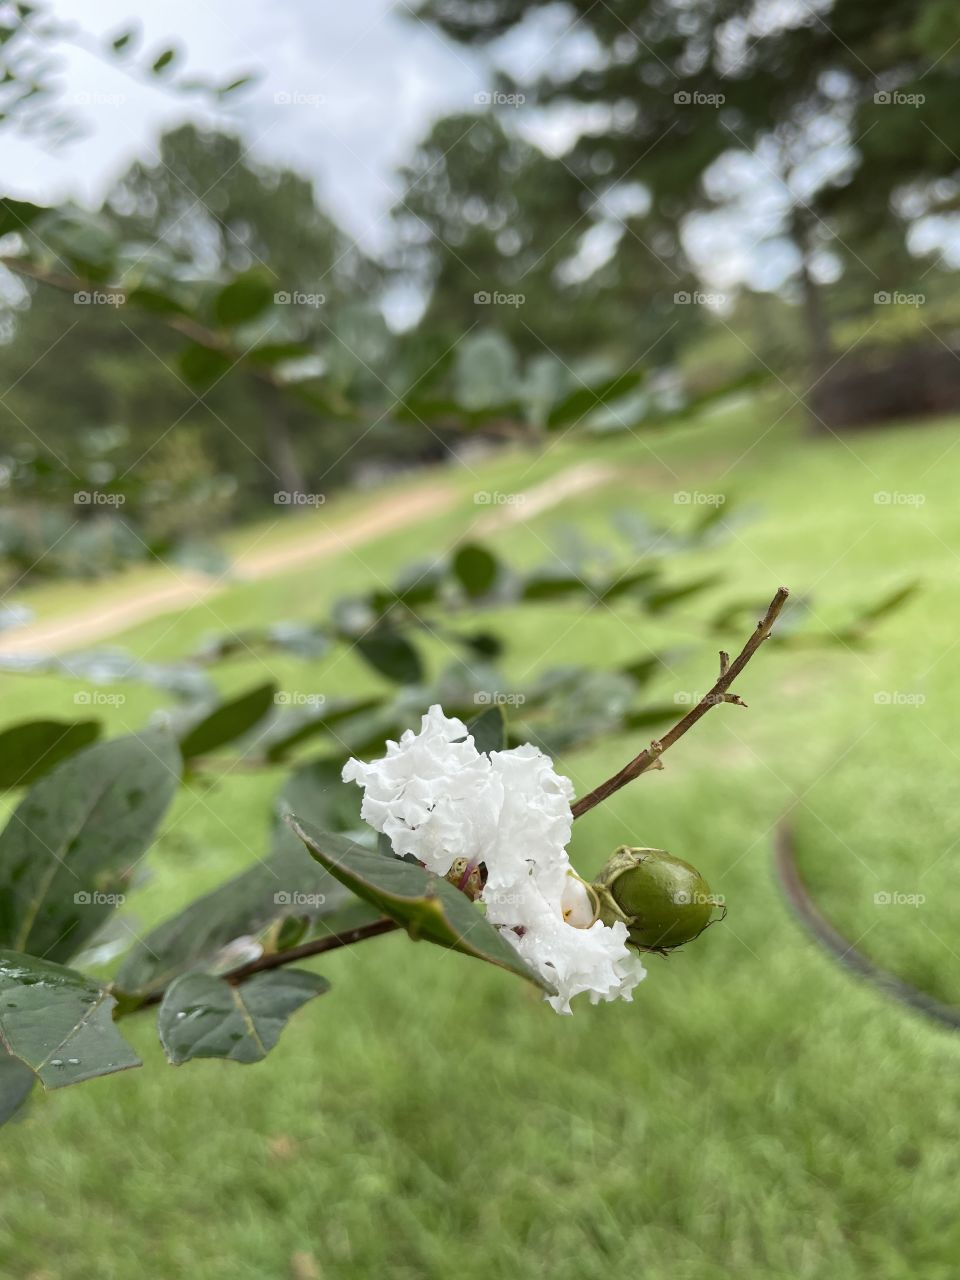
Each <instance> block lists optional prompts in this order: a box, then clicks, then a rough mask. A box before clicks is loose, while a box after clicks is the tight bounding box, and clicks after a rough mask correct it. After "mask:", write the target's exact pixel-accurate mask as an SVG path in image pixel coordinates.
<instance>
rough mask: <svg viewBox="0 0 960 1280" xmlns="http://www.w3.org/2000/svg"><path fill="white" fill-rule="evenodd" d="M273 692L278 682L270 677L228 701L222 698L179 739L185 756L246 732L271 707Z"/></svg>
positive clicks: (225, 741) (231, 739)
mask: <svg viewBox="0 0 960 1280" xmlns="http://www.w3.org/2000/svg"><path fill="white" fill-rule="evenodd" d="M276 692H277V686H276V685H275V684H274V683H273V682H272V681H270V682H269V683H267V684H261V685H257V687H256V688H255V689H248V690H247V692H246V693H241V694H240V695H239V697H236V698H231V699H230V701H229V702H221V703H220V705H219V706H218V707H215V708H214V709H213V711H211V712H210V714H209V715H206V716H204V717H203V719H202V720H201V721H200V722H199V723H198V724H195V725H193V727H192V728H191V729H190V730H189V731H188V732H187V733H186V734H184V736H183V737H182V738H181V739H180V752H181V754H182V756H183V758H184V760H192V759H193V758H194V757H195V756H202V755H207V754H209V752H211V751H213V750H215V749H216V748H217V747H222V746H224V745H225V744H226V743H228V742H233V741H234V739H235V738H239V737H240V736H241V735H242V734H244V733H247V732H249V730H251V729H252V728H253V727H254V725H257V724H259V723H260V721H261V720H262V719H263V718H264V716H265V715H266V714H267V712H268V711H269V710H270V709H271V708H272V707H273V705H274V697H275V695H276Z"/></svg>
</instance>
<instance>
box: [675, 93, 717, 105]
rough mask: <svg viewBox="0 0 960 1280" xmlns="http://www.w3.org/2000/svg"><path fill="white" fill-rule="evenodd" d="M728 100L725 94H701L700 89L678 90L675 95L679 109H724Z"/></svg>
mask: <svg viewBox="0 0 960 1280" xmlns="http://www.w3.org/2000/svg"><path fill="white" fill-rule="evenodd" d="M726 100H727V98H726V95H725V94H723V93H701V92H700V90H699V89H678V90H677V91H676V93H674V95H673V101H674V103H675V104H676V105H677V106H678V107H722V106H723V104H724V103H725V102H726Z"/></svg>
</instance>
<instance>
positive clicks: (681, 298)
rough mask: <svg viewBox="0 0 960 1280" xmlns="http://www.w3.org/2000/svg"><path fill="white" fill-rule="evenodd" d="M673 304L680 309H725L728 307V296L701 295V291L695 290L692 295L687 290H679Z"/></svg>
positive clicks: (718, 294) (674, 296)
mask: <svg viewBox="0 0 960 1280" xmlns="http://www.w3.org/2000/svg"><path fill="white" fill-rule="evenodd" d="M673 302H674V305H675V306H678V307H714V308H716V307H725V306H726V305H727V295H726V294H725V293H701V291H700V290H699V289H694V290H693V292H692V293H691V292H690V291H689V290H687V289H679V290H678V291H677V292H676V293H675V294H674V295H673Z"/></svg>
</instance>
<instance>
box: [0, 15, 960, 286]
mask: <svg viewBox="0 0 960 1280" xmlns="http://www.w3.org/2000/svg"><path fill="white" fill-rule="evenodd" d="M48 11H49V12H51V13H52V14H53V15H54V16H55V17H56V18H57V19H58V20H59V21H60V22H64V23H72V24H75V26H76V28H77V30H78V32H79V33H85V35H83V34H81V35H78V42H79V43H76V42H69V41H67V42H63V43H61V45H60V48H59V57H60V59H61V62H62V66H61V69H60V73H59V77H58V82H59V85H60V89H61V96H60V101H61V103H62V105H63V106H64V107H65V108H66V109H67V110H69V111H70V112H71V113H72V114H74V115H75V116H76V120H77V124H78V126H79V127H80V129H81V130H82V133H81V135H80V136H79V137H78V138H77V139H76V140H74V141H72V142H70V143H69V144H67V145H64V146H62V147H60V148H59V149H54V148H46V149H44V148H43V147H42V146H41V144H40V142H39V140H38V139H37V138H36V137H33V136H24V135H23V134H18V133H17V132H15V131H13V130H9V129H5V130H2V131H0V173H2V174H3V185H4V189H5V191H6V193H7V194H10V195H14V196H17V197H19V198H21V199H33V200H36V201H37V202H39V203H52V202H58V201H61V200H63V199H66V198H73V199H77V200H79V201H80V202H81V203H88V204H91V205H96V204H97V203H99V201H100V199H101V198H102V195H103V193H104V192H105V191H106V190H107V188H108V187H109V186H110V185H111V184H112V182H113V181H114V180H115V179H116V178H117V177H118V176H119V175H120V174H121V173H122V172H123V171H124V170H125V169H127V167H128V166H129V164H130V163H131V161H132V160H133V159H134V158H136V157H140V158H143V159H145V160H147V161H149V159H150V157H151V155H155V154H156V152H155V147H156V140H157V138H158V136H159V135H160V134H161V133H162V132H163V130H164V129H166V128H172V127H174V126H176V125H177V124H179V123H181V122H182V121H184V120H185V119H194V120H200V121H204V120H206V121H209V122H210V123H214V124H217V125H219V126H221V127H224V128H227V129H231V128H232V129H235V130H237V131H239V132H240V133H242V135H243V136H244V138H245V139H246V140H247V142H248V145H249V146H250V149H251V151H252V152H253V154H254V155H255V157H257V158H259V159H262V160H265V161H270V162H273V163H280V164H285V165H288V166H290V167H292V168H295V169H297V170H298V171H300V172H303V173H305V174H307V175H309V176H310V177H311V178H312V179H313V180H314V182H315V185H316V187H317V191H318V195H319V197H320V199H321V201H322V202H323V203H324V204H325V205H327V206H328V207H329V209H330V210H331V212H332V213H333V215H334V216H335V217H336V218H337V219H338V221H339V222H340V223H341V224H342V225H343V226H344V227H345V228H346V229H347V230H348V231H349V232H351V233H352V234H353V235H354V236H355V237H356V238H357V239H358V240H359V242H360V243H361V244H362V245H363V246H364V247H365V248H366V249H367V250H368V251H369V252H373V253H377V252H380V251H382V250H383V249H384V248H385V247H386V246H387V244H388V242H389V235H390V229H391V220H390V216H389V211H390V208H391V206H392V205H393V203H394V202H395V200H396V199H397V197H398V196H399V195H400V194H401V186H400V184H399V182H398V180H397V176H396V170H397V167H398V165H400V164H401V163H402V162H403V161H404V160H405V159H406V157H407V156H409V154H410V152H411V151H412V149H413V147H414V146H415V144H416V142H417V141H418V139H419V138H421V137H422V136H424V134H425V133H426V132H427V131H428V129H429V126H430V123H431V121H432V120H433V119H434V118H436V117H438V116H440V115H443V114H447V113H452V112H460V111H468V112H469V111H474V110H479V109H481V108H480V107H479V106H478V103H477V95H478V94H480V93H482V91H483V90H484V89H485V87H487V86H488V85H489V83H490V82H491V75H492V72H491V67H490V65H489V62H488V61H487V60H486V57H485V55H484V54H483V53H481V52H479V51H474V50H469V49H465V48H463V47H461V46H459V45H455V44H453V43H452V42H449V41H447V40H445V39H444V38H443V37H442V36H441V35H439V34H437V33H436V32H435V31H434V30H433V29H432V28H430V27H428V26H427V25H426V24H425V23H422V22H420V21H419V20H418V19H416V18H415V17H414V15H413V13H412V11H411V10H410V8H409V7H408V6H407V0H346V2H345V3H344V2H343V0H340V2H339V3H338V2H337V0H320V2H319V3H316V2H315V0H270V3H269V4H264V3H263V2H262V0H163V3H160V0H139V3H137V0H96V4H95V5H91V4H90V0H48ZM131 19H133V21H134V22H135V24H136V25H138V26H139V28H140V37H139V40H138V43H137V46H136V49H135V52H134V53H133V54H132V56H131V58H130V59H128V62H131V63H134V64H135V63H136V62H138V61H139V63H140V64H141V65H149V63H150V62H151V61H152V60H153V57H155V56H156V55H157V54H158V53H159V52H160V51H161V50H163V49H164V48H166V47H168V46H169V45H171V44H174V45H177V46H179V48H180V50H181V60H178V62H177V63H176V64H175V65H176V66H177V68H178V74H197V75H203V76H204V77H205V78H207V77H209V78H212V79H213V80H215V81H216V82H218V83H226V82H228V81H229V80H231V79H233V78H235V77H237V76H238V75H240V74H242V73H244V72H247V71H259V72H260V73H261V74H260V78H259V79H258V80H257V82H256V84H255V85H253V86H252V87H251V88H249V89H247V90H245V91H243V92H242V93H241V94H239V95H236V96H235V97H234V98H232V99H228V100H227V101H226V102H225V103H224V106H223V107H222V108H218V109H216V110H214V109H213V108H212V107H211V106H210V104H209V101H208V100H207V99H205V98H199V97H190V98H184V97H183V96H180V95H177V94H172V93H170V92H167V91H164V90H163V89H162V88H160V87H159V86H158V85H157V84H156V83H155V82H152V81H151V77H150V76H149V75H147V76H146V79H145V80H144V79H141V78H138V77H137V76H131V75H128V74H126V73H125V71H124V70H123V69H122V67H121V66H119V65H117V64H116V63H115V62H113V61H111V60H110V59H109V58H108V59H104V58H103V57H98V56H95V55H94V54H93V53H91V52H90V51H89V50H87V49H85V48H83V47H82V45H83V43H84V40H85V39H89V42H90V43H92V44H94V45H96V44H97V43H98V42H100V43H102V42H103V41H104V39H109V38H110V37H111V36H114V35H116V34H117V33H118V32H120V31H123V30H126V29H127V28H129V27H130V25H131ZM582 31H583V28H582V27H581V28H579V29H573V30H572V31H571V30H570V28H569V18H568V17H567V15H566V13H565V10H564V7H563V6H562V5H561V4H556V5H554V6H548V7H547V8H546V9H544V10H541V12H540V15H539V17H538V20H537V22H536V23H535V24H533V23H530V22H527V23H525V24H523V25H522V26H521V27H520V28H519V29H517V30H515V31H514V32H513V33H511V35H510V37H509V38H508V40H507V42H506V43H505V44H502V45H501V47H500V48H499V49H498V53H497V56H498V59H499V60H500V62H501V63H502V65H504V66H505V67H506V68H508V69H509V70H511V71H513V72H515V73H517V74H518V75H519V76H520V77H521V78H523V77H524V76H529V75H531V74H535V73H537V72H538V71H540V70H542V69H543V68H544V67H546V66H548V65H549V66H550V67H551V68H552V69H558V68H561V69H562V67H563V65H564V63H565V62H567V61H571V62H572V63H573V64H574V65H580V66H582V65H585V64H588V63H589V62H590V61H591V59H592V57H593V56H594V54H595V51H594V50H593V49H592V48H591V47H590V41H589V39H588V38H586V37H585V36H584V35H582V34H581V33H582ZM518 119H519V117H518ZM522 120H523V121H525V122H526V121H529V115H527V114H524V115H523V116H522ZM580 123H581V121H580V119H579V117H578V116H575V115H574V114H573V113H572V112H567V113H566V114H564V113H563V112H560V113H559V114H556V115H555V116H554V117H553V118H552V120H551V121H550V122H549V124H548V123H546V122H545V121H543V120H542V119H541V120H540V121H539V122H538V121H536V119H534V122H533V123H532V124H530V123H527V124H525V126H524V127H525V130H526V132H527V133H528V134H529V135H530V136H531V137H532V138H533V139H534V140H535V141H537V142H538V143H539V144H540V145H541V146H543V147H544V149H545V150H548V151H550V152H552V153H553V154H559V153H562V151H563V150H564V148H565V147H566V146H567V145H569V143H570V142H571V141H572V140H573V138H574V136H575V134H576V131H577V129H578V127H579V125H580ZM843 152H844V148H843V147H842V146H840V145H838V146H837V147H835V148H833V149H832V150H830V149H828V150H827V151H825V153H824V154H825V155H826V156H827V157H828V159H830V162H831V163H842V162H843V159H844V155H843ZM737 164H739V172H737V173H736V174H735V186H736V190H737V191H738V192H739V194H740V204H739V206H737V205H736V204H735V205H734V212H733V216H724V215H710V216H709V217H707V218H704V217H703V216H699V217H698V218H696V219H692V220H691V221H690V223H689V225H688V228H687V231H686V233H685V243H686V245H687V248H688V251H689V252H690V254H691V256H692V258H693V260H694V262H695V263H696V264H697V265H698V266H699V268H700V272H701V275H702V277H703V278H704V281H705V282H706V283H708V284H711V285H712V286H714V287H716V288H719V289H722V290H728V291H732V290H735V289H736V288H737V287H738V285H739V284H740V283H741V282H743V281H749V283H751V284H752V285H753V286H754V287H756V288H761V289H775V288H778V287H779V285H780V284H781V283H782V282H783V280H784V279H785V278H787V277H788V276H789V275H790V274H791V273H792V272H793V271H794V270H795V268H796V261H795V260H794V259H795V253H794V254H793V256H791V252H792V251H791V249H790V247H789V246H787V245H785V244H784V242H783V241H782V240H781V239H779V238H778V237H777V236H776V234H775V232H776V227H777V224H778V223H779V221H780V219H781V217H782V214H783V210H784V192H783V189H782V188H781V187H779V186H778V185H777V184H776V183H774V182H771V180H770V178H769V177H768V176H767V174H766V173H765V171H764V166H763V163H762V157H760V158H759V159H757V158H755V159H754V160H753V161H751V160H750V159H749V158H748V157H746V156H741V157H740V159H739V161H737ZM751 164H752V169H751V168H750V166H751ZM727 168H728V169H729V168H730V166H729V165H728V166H727ZM723 172H724V170H723V166H721V167H720V168H719V170H718V176H719V178H720V179H721V180H722V177H723ZM731 172H733V170H731ZM600 230H602V228H601V229H600ZM607 230H609V228H607ZM920 230H921V232H924V228H920ZM925 234H926V238H927V240H929V241H930V242H931V243H936V242H937V241H938V240H939V241H940V242H946V241H948V240H949V237H948V235H947V234H946V232H945V231H944V229H943V228H937V227H932V228H927V229H926V231H925ZM613 243H615V237H613V239H612V240H611V237H610V236H609V235H608V236H607V237H606V240H604V238H603V236H598V237H595V242H590V241H589V239H588V241H587V242H586V243H585V246H584V249H583V251H582V254H581V256H582V257H583V262H575V264H574V266H575V268H576V270H578V271H579V272H580V273H581V274H583V273H585V272H589V271H590V270H592V269H593V268H594V267H595V265H596V264H597V262H598V261H600V260H602V258H603V257H604V256H605V255H606V254H607V253H608V252H609V251H610V250H611V248H612V245H613ZM918 247H927V244H926V243H925V244H924V245H923V246H919V245H918ZM957 257H958V259H960V246H957ZM814 265H815V267H817V268H818V267H819V264H814ZM821 274H822V277H823V278H824V279H828V278H830V274H831V263H830V262H829V261H828V260H825V262H824V264H823V270H822V273H821Z"/></svg>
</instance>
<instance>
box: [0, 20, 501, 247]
mask: <svg viewBox="0 0 960 1280" xmlns="http://www.w3.org/2000/svg"><path fill="white" fill-rule="evenodd" d="M49 8H50V11H51V12H52V13H53V14H54V15H55V16H56V17H57V18H58V19H60V20H61V21H64V22H72V23H75V24H76V25H77V27H78V28H79V29H80V30H81V31H83V32H86V33H87V34H88V35H89V36H92V37H98V38H102V37H105V36H112V35H115V34H116V33H118V32H120V31H121V30H124V29H126V28H127V27H129V26H130V20H131V16H135V20H136V21H137V22H138V23H139V25H140V27H141V33H142V34H141V38H140V41H139V43H138V48H137V52H135V53H134V54H133V56H132V58H131V59H130V61H133V60H136V59H137V57H138V54H139V60H140V61H141V62H146V63H149V62H150V61H152V59H151V58H149V57H148V55H149V54H151V53H153V54H154V55H156V54H158V53H159V52H160V51H161V50H162V49H164V48H166V47H167V46H168V45H172V44H176V45H178V46H179V47H180V48H181V50H182V51H183V59H184V61H183V69H184V74H189V73H196V74H202V75H204V76H210V77H212V78H213V79H214V80H216V81H217V82H228V81H229V80H231V79H233V78H235V77H236V76H238V75H240V74H242V73H244V72H246V71H249V70H257V69H259V70H260V71H261V72H262V75H261V78H260V79H259V80H258V82H257V83H256V84H255V85H254V86H253V87H252V88H250V89H248V90H245V91H244V92H243V93H241V94H239V95H237V96H236V98H235V99H234V100H233V102H232V103H231V105H230V106H229V107H227V106H226V105H225V107H224V109H223V110H218V111H216V112H214V111H212V110H211V109H210V108H209V107H208V106H206V105H205V104H204V103H203V102H202V100H201V99H200V98H197V97H191V98H189V99H184V98H182V97H180V96H178V95H175V94H170V93H168V92H165V91H163V90H162V89H161V88H159V87H156V86H154V85H152V84H150V83H143V82H141V81H140V80H139V79H137V78H134V77H131V76H128V75H126V74H125V73H124V71H123V70H122V69H121V68H120V67H119V66H116V65H113V64H112V63H111V61H110V60H109V59H107V60H103V59H101V58H98V57H95V56H94V55H93V54H91V53H90V52H87V51H85V50H84V49H83V48H78V47H76V46H75V45H73V44H71V43H63V44H61V46H60V53H59V56H60V58H61V60H62V68H61V73H60V75H59V76H58V82H59V84H60V86H61V90H62V97H61V101H62V104H63V106H64V107H65V108H66V109H67V110H68V111H69V112H70V113H71V114H75V115H76V118H77V123H78V124H79V125H80V126H81V127H82V128H83V129H84V134H83V135H82V136H81V137H79V138H77V139H76V140H74V141H72V142H70V143H68V144H66V145H64V146H61V147H60V148H58V149H46V150H44V149H42V148H41V147H40V146H39V144H38V141H37V139H36V138H34V137H24V136H22V135H16V134H14V133H13V132H12V131H10V130H4V131H3V133H2V135H0V172H2V173H3V178H4V187H5V189H6V191H7V192H8V193H9V194H11V195H15V196H17V197H19V198H22V199H34V200H36V201H37V202H39V203H46V202H50V201H58V200H61V199H63V198H65V197H73V198H76V199H79V200H80V201H81V202H84V203H90V204H96V203H98V201H99V199H100V197H101V196H102V194H103V192H104V190H105V189H106V188H107V187H108V186H109V185H110V184H111V182H112V181H113V179H115V178H116V177H117V176H118V175H119V174H120V173H122V172H123V171H124V170H125V169H126V168H127V167H128V166H129V164H130V162H131V160H132V159H134V158H135V157H137V156H143V157H147V158H149V156H150V155H151V154H155V150H154V148H155V142H156V138H157V136H158V135H159V134H160V133H161V132H162V131H163V130H164V129H165V128H169V127H173V126H174V125H176V124H178V123H180V122H181V121H183V120H184V119H186V118H193V119H197V118H200V119H208V120H211V121H213V122H216V123H218V124H220V125H222V126H225V127H231V126H233V127H235V128H237V129H239V130H240V131H241V132H242V133H243V135H244V137H245V138H246V139H247V140H248V142H249V144H250V147H251V150H252V151H253V153H254V154H255V155H256V156H258V157H259V158H262V159H265V160H271V161H273V162H280V163H284V164H288V165H290V166H291V167H294V168H296V169H298V170H300V171H302V172H304V173H307V174H309V175H310V176H311V177H313V178H314V180H315V181H316V184H317V188H318V192H319V194H320V196H321V198H322V199H323V200H324V201H325V202H326V203H327V204H328V205H329V206H330V207H331V209H332V211H333V212H334V214H335V215H336V216H337V217H338V219H339V220H340V221H341V222H342V223H343V224H344V225H345V226H346V227H347V228H348V229H349V230H350V231H352V232H353V234H354V235H355V236H357V238H358V239H360V240H361V241H362V242H363V243H364V244H365V245H367V246H368V247H370V248H372V249H376V248H378V247H382V244H383V243H384V241H385V238H386V235H387V231H388V228H389V218H388V217H387V216H386V215H387V211H388V210H389V208H390V205H391V204H392V203H393V201H394V199H395V198H396V196H397V195H398V194H399V193H400V188H399V186H398V184H397V182H396V178H395V174H394V171H395V169H396V166H397V165H398V164H400V163H401V162H402V161H403V159H404V158H405V156H406V155H408V154H409V152H410V151H411V149H412V147H413V146H414V144H415V143H416V141H417V140H418V138H419V137H420V136H421V135H422V134H424V133H425V132H426V130H427V129H428V127H429V124H430V121H431V119H432V118H434V117H436V116H438V115H441V114H446V113H448V112H454V111H461V110H463V111H470V110H475V109H476V106H475V97H474V96H475V94H477V93H478V92H480V91H481V90H482V88H483V86H484V83H485V77H484V70H483V66H482V63H481V61H480V59H479V57H477V56H474V55H472V54H471V53H469V52H467V51H464V50H461V49H459V48H457V47H454V46H452V45H450V44H448V43H447V42H446V41H444V40H443V39H442V38H441V37H440V36H438V35H437V34H436V33H435V32H433V31H432V30H431V29H430V28H428V27H427V26H426V25H425V24H424V23H422V22H420V21H418V20H417V19H414V18H413V17H412V15H411V14H410V11H409V10H408V9H406V8H405V6H404V5H403V4H401V3H398V2H397V0H349V2H348V3H332V2H331V0H325V2H321V3H319V4H315V3H312V0H311V2H306V0H271V2H270V3H269V4H264V3H262V0H164V2H163V3H162V4H161V3H158V2H157V0H152V2H149V3H144V0H140V3H139V4H137V3H135V0H97V3H96V5H91V4H90V3H89V0H53V3H52V4H50V6H49Z"/></svg>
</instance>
